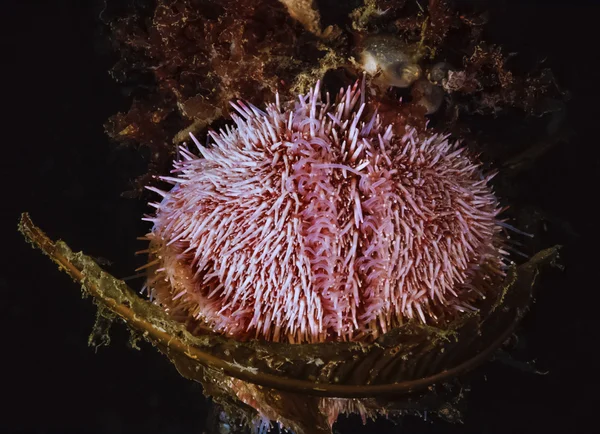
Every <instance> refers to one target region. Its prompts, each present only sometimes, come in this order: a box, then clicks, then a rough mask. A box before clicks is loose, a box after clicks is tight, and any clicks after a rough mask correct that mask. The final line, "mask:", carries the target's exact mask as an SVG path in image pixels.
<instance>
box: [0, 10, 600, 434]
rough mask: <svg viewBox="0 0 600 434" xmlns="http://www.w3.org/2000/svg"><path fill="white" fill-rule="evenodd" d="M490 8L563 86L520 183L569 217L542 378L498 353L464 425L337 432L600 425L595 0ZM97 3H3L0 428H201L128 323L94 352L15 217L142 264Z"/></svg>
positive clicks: (533, 316) (479, 382) (536, 330)
mask: <svg viewBox="0 0 600 434" xmlns="http://www.w3.org/2000/svg"><path fill="white" fill-rule="evenodd" d="M489 3H490V8H491V9H492V21H491V23H490V25H491V26H492V29H495V30H494V35H495V37H496V38H497V40H498V42H501V43H502V44H503V45H504V46H505V48H506V49H507V51H517V52H522V53H526V55H531V54H532V53H533V54H535V55H539V56H547V57H548V62H549V66H551V67H552V69H553V71H554V72H555V74H556V76H557V77H558V79H559V82H560V83H561V85H562V86H563V87H565V88H568V89H569V90H570V91H571V92H572V94H573V99H572V100H571V101H570V102H569V106H568V110H569V112H568V115H569V123H570V126H571V128H572V129H573V130H574V131H575V133H576V135H575V137H574V138H573V139H572V140H571V141H570V143H569V144H566V145H563V146H560V147H558V148H556V149H554V150H552V151H551V152H550V153H549V154H548V155H546V156H545V157H544V158H542V159H541V160H540V161H539V162H538V163H537V164H536V167H535V170H534V176H530V177H529V178H527V179H528V182H530V183H531V185H528V186H527V187H528V189H530V191H533V192H534V193H535V194H534V197H535V202H536V203H535V205H536V206H540V207H542V208H543V209H544V210H545V211H547V212H548V213H550V214H552V215H554V216H556V218H557V219H559V220H560V221H563V222H567V223H568V226H569V227H568V228H567V229H565V227H564V225H563V226H561V227H550V229H549V231H550V232H549V235H548V237H547V238H548V240H549V241H552V242H560V243H563V244H565V248H564V250H563V252H562V263H563V264H564V265H565V270H564V271H563V272H559V271H550V272H549V273H548V274H547V275H546V276H545V277H544V279H543V282H542V283H543V285H542V287H541V288H540V290H539V293H538V297H537V302H536V304H535V305H534V306H533V308H532V311H531V312H530V314H529V315H528V316H527V318H526V320H525V321H524V323H523V326H522V328H521V336H522V339H523V341H524V343H525V345H524V349H521V350H520V352H519V353H518V354H517V355H518V356H520V357H522V358H523V359H524V360H531V359H533V358H535V359H537V362H536V366H537V368H538V369H539V370H541V371H548V374H547V375H543V376H542V375H534V374H531V373H526V372H523V371H520V370H517V369H514V368H512V367H509V366H506V365H504V364H500V363H498V362H493V363H490V364H488V365H486V366H485V367H484V368H483V369H481V370H479V371H478V372H477V375H475V376H474V379H473V381H472V386H473V390H472V392H471V393H470V394H469V406H468V410H467V412H466V413H465V414H464V424H458V425H451V424H448V423H446V422H443V421H435V422H431V421H430V420H428V421H423V420H421V419H419V418H416V417H406V418H404V419H403V420H402V421H401V423H400V424H398V425H393V424H391V423H390V422H387V421H380V422H378V423H376V424H370V425H368V426H367V427H364V428H362V427H360V423H359V421H358V419H356V418H351V419H349V420H341V421H340V423H339V424H338V425H336V429H339V431H340V432H342V433H359V432H360V433H362V432H365V433H366V432H381V433H400V432H402V433H413V432H419V433H420V432H440V433H451V432H452V433H454V432H473V433H507V432H527V433H532V432H597V431H600V430H599V429H598V427H597V424H598V423H599V422H598V421H597V414H596V412H597V404H598V403H599V402H600V400H599V399H598V387H599V386H600V382H599V381H598V371H597V369H598V366H599V363H598V362H599V361H600V357H599V356H598V352H599V351H600V350H599V349H598V344H599V343H600V342H599V339H598V332H599V331H600V328H599V325H600V320H599V319H598V318H599V317H598V312H599V310H600V304H599V303H600V298H599V297H598V293H599V291H600V285H599V284H598V272H597V269H598V267H599V266H600V265H599V264H598V259H600V258H599V254H598V241H599V237H598V226H599V225H600V219H599V218H598V215H599V214H598V211H597V210H598V202H599V199H600V194H599V193H598V190H599V188H600V182H599V181H598V177H599V176H600V157H599V155H600V152H599V147H600V140H599V139H600V120H599V119H598V114H599V110H598V109H597V107H598V102H599V93H598V91H597V87H598V84H599V80H600V74H599V72H600V62H599V54H598V53H599V47H598V45H599V43H600V37H599V31H600V7H598V5H597V3H596V2H582V1H562V2H556V1H555V2H543V1H539V2H531V1H496V2H489ZM594 3H596V4H594ZM100 10H101V2H98V1H95V0H94V1H85V0H71V1H67V0H48V1H45V2H33V1H16V0H15V1H6V0H5V1H3V2H2V4H1V5H0V21H1V25H0V31H1V32H2V33H1V39H0V44H1V52H0V55H1V59H2V60H1V61H0V71H1V77H2V81H1V86H2V88H1V89H2V91H1V95H2V98H1V100H0V103H1V105H0V107H2V110H1V113H2V114H0V120H1V125H2V140H1V141H0V170H1V171H0V174H1V175H2V181H3V189H2V192H1V194H0V210H1V218H2V221H1V226H0V228H1V229H0V231H1V232H0V234H1V235H2V236H1V237H0V240H1V244H0V252H2V253H1V254H0V257H1V258H2V259H0V270H1V272H0V321H1V323H0V324H1V332H2V333H1V334H0V345H1V347H0V348H1V349H0V360H1V362H0V369H1V371H0V372H1V377H0V378H1V383H0V390H1V391H2V393H1V396H2V400H1V401H2V402H1V403H0V432H15V433H29V432H36V433H78V432H81V433H138V432H140V433H141V432H143V433H148V434H150V433H201V432H202V431H203V429H204V427H205V421H206V418H207V415H208V412H209V407H210V405H209V401H208V400H207V399H206V398H204V396H203V395H202V389H201V386H200V385H199V384H195V383H192V382H189V381H187V380H185V379H183V378H182V377H181V376H179V374H178V373H177V372H176V370H175V369H174V367H173V366H171V364H170V363H169V362H168V361H167V359H166V358H164V357H162V356H161V355H160V354H158V353H157V352H156V351H155V350H153V349H152V348H151V347H150V346H149V345H147V344H142V350H141V351H136V350H133V349H131V348H130V347H129V346H128V334H127V332H126V330H125V327H123V326H122V325H116V326H114V328H113V332H112V333H111V336H112V338H113V340H112V343H111V345H110V346H108V347H103V348H100V349H99V350H98V351H97V352H96V351H95V350H94V348H91V347H89V346H88V345H87V340H88V335H89V334H90V331H91V329H92V326H93V323H94V318H95V307H94V306H93V305H92V302H91V301H90V300H89V299H87V300H82V298H81V293H80V291H79V289H78V287H77V286H76V285H75V284H73V283H72V282H71V281H70V280H69V278H68V277H66V276H65V275H64V274H62V273H59V272H58V271H57V270H56V267H55V266H54V265H53V264H52V263H51V262H50V261H49V260H48V259H47V258H45V257H43V256H42V255H41V254H40V253H39V252H38V251H34V250H32V249H31V248H30V247H29V246H28V245H26V244H25V243H24V242H23V240H22V238H21V236H20V235H19V234H18V233H17V230H16V226H17V220H18V216H19V213H20V212H22V211H28V212H30V213H31V216H32V218H33V219H34V222H36V223H37V224H39V225H40V226H41V227H42V228H43V229H44V230H46V231H47V233H48V234H49V235H50V236H51V237H52V238H62V239H64V240H66V241H67V242H68V243H69V244H70V246H71V247H72V248H73V249H75V250H84V251H85V252H86V253H88V254H90V255H92V256H95V257H99V258H105V259H107V260H109V261H111V262H112V265H110V266H108V267H107V268H108V270H109V271H110V272H111V273H113V274H114V275H116V276H117V277H125V276H129V275H132V274H134V271H133V270H134V269H135V267H136V266H137V265H139V264H140V261H141V260H142V259H141V258H134V257H133V252H134V251H135V250H138V249H141V248H144V247H143V245H140V243H139V242H138V241H136V240H135V238H136V237H137V236H140V235H142V234H143V233H144V231H145V230H146V229H147V228H148V226H146V225H144V224H143V223H142V222H140V221H139V218H140V217H141V215H142V213H144V212H146V211H147V208H146V206H145V205H144V203H142V202H141V201H139V200H132V199H124V198H121V197H120V194H121V192H123V191H124V190H127V189H128V188H129V186H130V185H129V182H130V180H131V179H132V178H133V177H134V176H135V175H136V174H139V173H142V172H143V170H144V161H143V159H141V158H140V157H139V156H138V155H135V153H134V151H132V150H129V149H123V148H118V147H116V145H114V144H113V143H111V142H110V140H109V139H108V137H107V136H106V135H105V134H104V131H103V126H102V125H103V123H104V122H105V121H106V119H107V118H108V117H109V116H110V115H112V114H114V113H115V112H117V111H119V110H121V111H123V110H126V109H127V108H128V106H129V100H128V98H127V97H126V96H125V95H124V93H123V89H121V88H120V87H119V86H118V85H117V84H116V83H115V82H114V81H113V80H112V79H111V78H110V76H109V75H108V73H107V71H108V69H109V68H110V67H111V65H112V64H113V63H114V61H115V57H114V53H112V52H111V50H110V45H109V44H108V42H107V35H106V29H105V28H103V26H102V24H101V23H100V21H99V20H98V14H99V13H100ZM573 233H575V234H577V235H578V236H577V235H574V234H573ZM133 285H138V286H139V285H140V282H133Z"/></svg>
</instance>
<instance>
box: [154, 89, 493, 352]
mask: <svg viewBox="0 0 600 434" xmlns="http://www.w3.org/2000/svg"><path fill="white" fill-rule="evenodd" d="M363 99H364V96H363V95H361V92H360V90H359V88H358V84H356V85H354V87H351V88H350V87H349V88H348V89H347V90H346V91H343V90H341V91H340V93H339V95H338V97H337V99H336V102H335V103H331V101H330V98H329V94H327V98H326V101H325V102H323V101H322V100H321V96H320V88H319V84H317V85H316V86H315V88H314V89H312V90H311V91H310V92H309V93H308V94H306V95H300V96H299V98H298V101H297V102H295V103H292V102H291V103H289V104H287V105H288V106H290V108H286V109H284V108H282V104H280V102H279V98H278V97H277V100H276V102H275V103H273V104H270V105H268V106H267V108H266V112H263V111H262V110H260V109H258V108H256V107H254V106H252V105H250V104H246V103H243V102H241V101H238V102H237V103H232V106H233V108H234V109H235V111H236V112H237V115H236V114H233V115H232V120H233V121H234V122H235V126H233V127H226V128H225V130H221V131H220V132H218V133H217V132H210V137H211V138H212V142H213V144H212V146H209V147H204V146H202V145H200V144H199V143H198V141H197V140H196V139H195V138H194V137H192V139H193V140H194V142H195V144H196V146H197V148H198V151H199V153H200V154H201V156H199V157H198V156H196V155H194V154H192V153H191V152H190V151H189V150H188V149H187V148H186V147H182V148H181V149H180V154H181V158H180V159H179V161H176V162H175V163H174V166H175V168H174V170H173V172H174V174H175V176H174V177H163V178H162V180H163V181H166V182H169V183H172V184H174V187H173V188H172V189H171V191H170V192H162V191H160V190H158V189H156V188H152V187H150V188H149V189H150V190H153V191H155V192H157V193H159V194H161V195H162V196H163V199H162V201H161V202H160V203H156V204H153V205H154V207H155V208H157V212H156V215H155V216H153V217H149V218H148V220H150V221H152V222H153V224H154V226H153V229H152V231H151V233H150V234H149V235H148V237H149V239H150V243H151V246H150V251H151V254H150V256H151V259H150V261H151V263H152V264H153V265H152V267H151V269H150V277H149V281H148V287H149V288H150V291H151V294H152V295H153V296H154V297H155V298H156V300H157V302H159V303H161V304H162V305H163V306H164V307H165V308H166V309H168V310H169V312H171V313H172V314H173V315H174V316H175V317H176V318H180V319H182V320H184V319H186V318H190V317H192V318H194V319H196V320H199V321H202V322H205V323H207V324H208V325H209V326H210V327H211V328H212V329H213V330H215V331H219V332H225V333H229V334H231V335H233V336H234V337H237V338H249V337H257V338H263V339H267V340H272V341H287V342H296V343H300V342H323V341H330V340H348V339H350V340H355V339H372V338H373V337H376V336H378V335H379V334H381V333H384V332H386V331H387V330H389V329H390V328H391V327H393V326H394V325H397V324H399V323H401V322H402V321H404V320H406V319H410V318H415V319H416V320H420V321H422V322H439V321H443V320H445V319H448V318H453V317H454V316H455V315H456V314H457V312H459V311H463V310H465V309H473V303H474V302H475V301H476V300H477V299H478V298H479V297H481V296H482V294H484V293H485V291H486V290H489V288H491V287H492V284H491V282H492V281H494V279H495V278H496V277H501V276H502V274H503V271H502V270H503V268H504V266H503V261H504V255H503V251H502V249H501V246H502V237H501V235H500V232H501V226H500V224H499V223H498V221H497V219H496V217H497V214H498V213H499V209H500V208H499V205H498V200H497V199H496V197H495V196H494V194H493V192H492V190H491V187H490V186H489V185H488V182H489V180H490V179H491V177H492V175H485V174H483V173H482V170H481V168H480V163H479V162H478V161H476V159H475V157H473V156H472V155H470V154H469V152H468V151H467V150H466V149H465V148H463V147H460V146H458V145H457V144H456V143H451V142H449V141H448V137H447V136H441V135H438V134H435V133H433V132H432V131H430V130H427V131H426V132H425V133H421V134H419V133H418V132H417V131H416V130H415V129H414V128H412V127H410V126H407V127H406V130H405V132H404V134H403V135H397V134H395V133H394V132H393V128H392V126H391V125H383V124H382V120H381V118H380V116H378V115H377V111H376V110H375V109H373V106H372V105H371V104H369V103H368V102H364V101H362V100H363ZM365 118H366V119H365ZM496 280H497V279H496Z"/></svg>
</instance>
